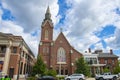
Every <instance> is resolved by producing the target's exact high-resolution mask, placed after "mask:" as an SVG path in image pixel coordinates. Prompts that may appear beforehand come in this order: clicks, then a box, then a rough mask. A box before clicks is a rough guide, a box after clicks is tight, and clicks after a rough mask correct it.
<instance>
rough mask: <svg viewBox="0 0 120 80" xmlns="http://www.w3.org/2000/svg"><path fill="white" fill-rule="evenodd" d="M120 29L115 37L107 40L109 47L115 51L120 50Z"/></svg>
mask: <svg viewBox="0 0 120 80" xmlns="http://www.w3.org/2000/svg"><path fill="white" fill-rule="evenodd" d="M119 34H120V29H119V28H117V29H116V31H115V34H114V36H113V37H110V38H107V39H105V41H106V43H107V45H108V46H110V47H111V48H113V49H120V35H119Z"/></svg>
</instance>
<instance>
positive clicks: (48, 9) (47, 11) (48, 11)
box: [46, 6, 50, 14]
mask: <svg viewBox="0 0 120 80" xmlns="http://www.w3.org/2000/svg"><path fill="white" fill-rule="evenodd" d="M46 13H49V14H50V8H49V6H48V7H47V10H46Z"/></svg>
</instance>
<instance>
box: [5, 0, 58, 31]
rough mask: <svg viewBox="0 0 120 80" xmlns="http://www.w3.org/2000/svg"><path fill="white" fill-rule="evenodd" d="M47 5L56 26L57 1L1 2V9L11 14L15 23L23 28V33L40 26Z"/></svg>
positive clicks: (22, 0)
mask: <svg viewBox="0 0 120 80" xmlns="http://www.w3.org/2000/svg"><path fill="white" fill-rule="evenodd" d="M48 5H49V6H50V10H51V14H52V20H53V23H54V24H56V15H57V13H58V10H59V7H58V4H57V0H50V1H49V0H39V1H38V0H25V1H24V0H21V1H17V0H12V1H9V0H3V7H5V8H7V9H9V10H10V11H11V12H12V14H13V15H14V16H15V18H16V22H17V23H18V24H19V25H21V26H22V27H24V31H25V32H29V31H32V30H35V29H37V28H38V27H40V26H41V23H42V21H43V19H44V16H45V15H44V14H45V12H46V9H47V6H48Z"/></svg>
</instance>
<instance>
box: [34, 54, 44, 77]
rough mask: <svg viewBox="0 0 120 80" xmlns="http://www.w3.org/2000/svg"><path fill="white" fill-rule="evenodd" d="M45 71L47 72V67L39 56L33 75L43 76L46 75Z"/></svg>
mask: <svg viewBox="0 0 120 80" xmlns="http://www.w3.org/2000/svg"><path fill="white" fill-rule="evenodd" d="M45 71H46V65H45V64H44V62H43V60H42V58H41V56H40V55H38V57H37V62H36V63H35V65H34V66H33V71H32V75H33V76H35V75H36V74H40V75H41V76H42V75H45Z"/></svg>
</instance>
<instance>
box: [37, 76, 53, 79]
mask: <svg viewBox="0 0 120 80" xmlns="http://www.w3.org/2000/svg"><path fill="white" fill-rule="evenodd" d="M37 80H55V78H54V77H53V76H42V77H38V78H37Z"/></svg>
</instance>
